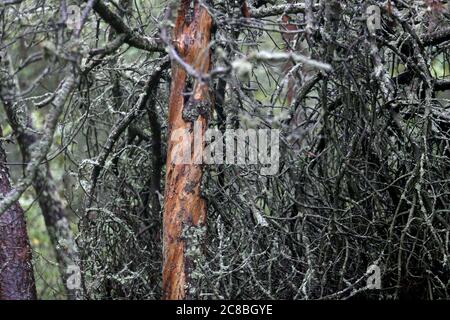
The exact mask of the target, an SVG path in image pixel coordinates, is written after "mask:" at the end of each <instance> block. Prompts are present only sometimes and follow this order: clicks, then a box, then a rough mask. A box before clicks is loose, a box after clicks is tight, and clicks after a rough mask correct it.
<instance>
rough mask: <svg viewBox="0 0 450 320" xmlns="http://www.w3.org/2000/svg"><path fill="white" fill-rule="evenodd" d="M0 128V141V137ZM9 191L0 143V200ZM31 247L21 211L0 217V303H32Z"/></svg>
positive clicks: (15, 208) (16, 206) (16, 209)
mask: <svg viewBox="0 0 450 320" xmlns="http://www.w3.org/2000/svg"><path fill="white" fill-rule="evenodd" d="M2 136H3V134H2V131H1V128H0V137H2ZM9 191H11V184H10V182H9V172H8V168H7V167H6V154H5V151H4V150H3V146H2V142H1V141H0V197H3V196H4V195H6V194H8V192H9ZM34 299H36V288H35V283H34V275H33V264H32V261H31V247H30V243H29V241H28V235H27V227H26V223H25V217H24V213H23V210H22V208H21V207H20V205H19V203H15V204H14V205H12V206H11V208H9V209H8V210H6V211H5V212H3V213H0V300H34Z"/></svg>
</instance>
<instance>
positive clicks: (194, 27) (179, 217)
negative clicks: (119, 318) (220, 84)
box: [163, 0, 212, 299]
mask: <svg viewBox="0 0 450 320" xmlns="http://www.w3.org/2000/svg"><path fill="white" fill-rule="evenodd" d="M191 6H192V7H191ZM211 24H212V19H211V17H210V15H209V13H208V12H207V10H206V9H205V8H204V7H203V6H200V5H199V4H198V2H197V1H189V0H183V1H182V2H181V5H180V8H179V10H178V17H177V20H176V22H175V27H174V30H173V44H174V45H175V48H176V49H177V52H178V54H179V56H180V57H181V58H182V59H183V60H184V61H185V62H186V63H187V64H189V65H191V66H192V67H193V68H194V69H195V70H196V71H197V72H198V73H199V74H204V73H206V72H207V71H208V70H209V66H210V52H209V48H208V45H209V41H210V38H211ZM189 77H190V76H189V75H187V73H186V71H185V70H184V69H183V67H182V66H180V65H179V64H178V63H176V62H174V61H173V62H172V84H171V92H170V98H169V142H168V151H167V159H166V186H165V199H164V218H163V225H164V226H163V232H164V264H163V298H164V299H187V298H193V297H196V295H197V294H198V292H197V291H196V288H195V285H194V283H195V279H194V277H195V276H194V275H195V274H196V272H195V270H196V269H197V268H198V263H199V261H200V260H201V259H200V255H201V252H200V250H201V248H200V247H201V242H202V238H203V234H204V223H205V219H206V206H205V201H204V200H203V199H202V197H201V194H200V184H201V179H202V167H201V164H195V163H189V164H179V163H177V159H180V158H181V157H182V156H183V154H184V152H185V151H186V150H187V149H186V148H191V150H194V148H193V146H194V133H193V128H194V122H195V123H196V124H195V125H196V126H198V127H199V128H200V131H201V136H203V133H204V131H205V128H206V124H207V115H206V114H205V113H204V112H198V113H197V116H196V119H195V120H194V119H192V120H194V121H189V120H185V119H186V118H185V117H183V109H184V107H185V106H188V105H189V106H191V108H192V106H193V108H194V109H195V108H197V106H200V105H201V106H204V105H205V104H209V98H208V88H207V85H206V84H205V83H202V82H200V81H199V80H198V79H194V80H192V82H193V84H192V85H189V84H188V83H189V82H190V79H189ZM190 86H192V88H190ZM180 132H181V133H182V132H187V134H186V135H187V137H184V138H183V139H182V141H181V142H180V141H179V140H178V141H177V140H176V139H175V135H176V133H180ZM200 149H203V144H202V145H201V148H200ZM196 156H199V155H198V154H195V155H194V154H193V155H192V158H195V157H196Z"/></svg>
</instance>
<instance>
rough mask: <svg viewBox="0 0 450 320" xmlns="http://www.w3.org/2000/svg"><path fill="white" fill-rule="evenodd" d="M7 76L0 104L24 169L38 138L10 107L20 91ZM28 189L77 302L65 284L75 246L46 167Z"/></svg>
mask: <svg viewBox="0 0 450 320" xmlns="http://www.w3.org/2000/svg"><path fill="white" fill-rule="evenodd" d="M6 70H8V68H6ZM11 74H13V73H12V72H10V74H9V75H8V76H7V77H4V78H3V79H2V81H3V83H2V85H0V89H1V92H0V100H1V101H2V102H3V105H4V109H5V112H6V115H7V118H8V122H9V124H10V126H11V128H12V129H13V132H14V135H15V136H16V138H17V142H18V144H19V147H20V151H21V153H22V158H23V162H24V166H25V167H26V165H27V164H28V163H29V162H30V161H31V160H32V151H31V148H32V146H33V145H34V144H36V143H38V140H39V137H38V135H37V133H36V130H35V129H34V128H33V123H32V119H31V117H30V116H29V113H28V110H27V109H26V106H25V105H24V106H23V108H24V109H23V110H22V111H23V112H20V111H18V109H17V108H16V107H15V106H14V102H15V100H16V97H17V95H18V92H19V91H20V88H19V87H18V83H15V82H17V81H14V78H13V76H12V75H11ZM24 169H25V168H24ZM32 186H33V189H34V190H35V193H36V196H37V200H38V203H39V208H40V209H41V212H42V215H43V217H44V222H45V226H46V229H47V232H48V235H49V238H50V242H51V243H52V246H53V248H54V250H55V255H56V261H57V262H58V267H59V272H60V275H61V280H62V282H63V286H64V288H65V291H66V294H67V298H68V299H70V300H74V299H79V298H81V294H82V293H81V289H70V288H69V286H68V283H67V281H68V278H69V276H70V274H69V273H68V271H69V267H70V266H76V265H78V263H79V256H78V252H77V246H76V244H75V241H74V238H73V234H72V231H71V229H70V226H69V221H68V219H67V215H66V212H65V208H64V204H63V202H62V201H61V199H60V197H59V194H58V191H57V189H56V186H55V183H54V180H53V176H52V174H51V171H50V168H49V165H48V163H46V164H44V165H42V166H41V167H40V168H39V169H38V170H37V172H36V177H35V178H34V179H33V181H32Z"/></svg>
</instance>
